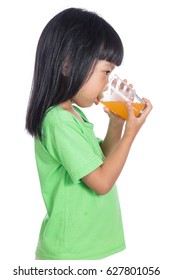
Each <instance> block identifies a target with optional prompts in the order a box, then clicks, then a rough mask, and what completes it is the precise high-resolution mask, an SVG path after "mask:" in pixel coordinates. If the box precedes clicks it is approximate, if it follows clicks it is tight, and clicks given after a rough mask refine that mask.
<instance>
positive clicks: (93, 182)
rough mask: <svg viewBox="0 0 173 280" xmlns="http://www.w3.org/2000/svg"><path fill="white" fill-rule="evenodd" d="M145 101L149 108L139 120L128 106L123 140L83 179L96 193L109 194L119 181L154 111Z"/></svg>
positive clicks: (146, 101)
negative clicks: (138, 134) (150, 114)
mask: <svg viewBox="0 0 173 280" xmlns="http://www.w3.org/2000/svg"><path fill="white" fill-rule="evenodd" d="M144 101H145V103H146V105H147V107H146V109H145V110H144V111H143V114H142V115H141V116H140V117H139V118H136V117H135V116H134V113H133V108H132V106H131V105H129V104H128V108H127V109H128V120H127V122H126V126H125V130H124V134H123V136H122V138H121V139H120V140H119V142H118V143H117V144H116V145H115V146H114V147H113V148H112V150H111V152H108V155H107V156H106V159H105V161H104V163H103V164H102V165H101V166H100V167H98V168H97V169H95V170H94V171H93V172H91V173H90V174H88V175H86V176H85V177H83V178H82V180H83V182H84V183H85V184H86V185H88V187H89V188H91V189H92V190H94V191H95V192H96V193H98V194H101V195H103V194H106V193H108V192H109V191H110V190H111V188H112V187H113V185H114V184H115V182H116V180H117V179H118V177H119V175H120V173H121V171H122V169H123V167H124V164H125V162H126V159H127V156H128V154H129V151H130V148H131V145H132V143H133V141H134V139H135V137H136V135H137V133H138V132H139V130H140V128H141V127H142V125H143V124H144V122H145V120H146V118H147V116H148V114H149V113H150V111H151V109H152V105H151V103H150V102H149V100H147V99H144ZM107 141H108V140H107Z"/></svg>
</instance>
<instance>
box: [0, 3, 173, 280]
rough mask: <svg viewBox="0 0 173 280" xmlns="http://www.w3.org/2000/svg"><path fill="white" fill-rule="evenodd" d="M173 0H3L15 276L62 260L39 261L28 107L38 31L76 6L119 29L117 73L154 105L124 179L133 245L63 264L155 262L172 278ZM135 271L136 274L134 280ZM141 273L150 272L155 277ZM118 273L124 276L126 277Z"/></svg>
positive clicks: (9, 245) (6, 253) (97, 112)
mask: <svg viewBox="0 0 173 280" xmlns="http://www.w3.org/2000/svg"><path fill="white" fill-rule="evenodd" d="M3 2H4V3H3ZM61 2H62V3H61ZM171 2H172V1H171V0H170V1H169V0H164V1H162V0H153V1H151V0H145V1H138V0H131V1H128V0H119V1H116V0H110V1H102V2H99V3H97V2H96V1H92V2H91V3H90V2H89V1H88V0H85V1H79V0H78V1H73V0H71V1H70V0H66V1H58V0H48V1H45V0H30V1H22V0H16V1H12V0H11V1H8V0H7V1H1V4H0V34H1V41H0V88H1V110H0V121H1V136H0V147H1V157H0V160H1V197H0V200H1V203H0V207H1V212H0V215H1V231H0V242H1V244H0V248H1V253H0V254H1V260H2V259H3V265H2V267H3V268H4V270H3V271H1V274H2V273H4V274H5V275H6V274H9V275H8V279H13V278H15V276H13V273H12V270H13V269H14V268H15V267H17V266H19V265H20V266H21V267H23V268H28V267H31V266H35V265H37V267H38V266H39V267H47V268H49V267H50V266H52V264H53V263H54V264H55V262H48V261H43V262H38V261H37V262H36V261H34V251H35V247H36V244H37V239H38V234H39V230H40V225H41V221H42V218H43V216H44V215H45V207H44V204H43V201H42V197H41V192H40V186H39V181H38V177H37V171H36V166H35V158H34V150H33V139H32V138H31V137H30V136H29V135H28V134H27V133H26V131H25V114H26V107H27V102H28V98H29V92H30V86H31V81H32V75H33V67H34V59H35V50H36V45H37V41H38V38H39V36H40V33H41V31H42V29H43V28H44V26H45V24H46V23H47V22H48V21H49V20H50V19H51V18H52V17H53V16H54V15H55V14H56V13H58V12H59V11H61V10H62V9H64V8H67V7H72V6H73V7H82V8H86V9H89V10H92V11H96V12H97V13H99V14H100V15H101V16H103V17H104V18H105V19H106V20H107V21H108V22H109V23H110V24H111V25H112V26H113V27H114V28H115V29H116V31H117V32H118V33H119V35H120V37H121V39H122V41H123V44H124V49H125V57H124V61H123V65H122V66H120V67H119V68H118V69H117V74H119V76H121V77H122V78H127V79H128V80H129V81H130V82H132V83H133V84H134V87H135V88H136V90H137V92H138V94H139V95H140V96H141V97H147V98H149V99H150V100H151V102H152V104H153V111H152V112H151V114H150V115H149V117H148V119H147V121H146V123H145V124H144V126H143V128H142V129H141V131H140V132H139V135H138V136H137V138H136V140H135V142H134V144H133V146H132V149H131V152H130V154H129V157H128V161H127V163H126V165H125V168H124V169H123V172H122V173H121V176H120V178H119V180H118V189H119V196H120V202H121V208H122V215H123V223H124V230H125V237H126V245H127V249H126V250H125V251H123V252H121V253H118V254H116V255H113V256H111V257H109V258H107V259H104V260H101V261H95V262H90V261H86V262H76V261H73V262H69V261H63V262H62V261H61V262H56V265H57V266H59V267H60V266H63V265H70V264H72V265H73V266H74V267H79V264H80V266H82V267H83V268H86V267H89V266H90V267H97V268H98V269H99V268H100V267H101V268H103V269H104V270H106V269H107V268H108V267H109V266H111V267H114V266H130V267H131V266H135V267H138V266H140V267H144V266H145V267H151V266H154V267H159V268H160V270H161V274H160V275H159V276H157V277H155V279H170V274H171V268H170V266H171V263H172V262H171V259H172V254H171V253H172V249H173V241H172V237H173V226H172V221H173V218H172V214H173V204H172V188H173V179H172V174H173V171H172V166H173V164H172V157H173V148H172V143H173V136H172V135H173V134H172V133H171V130H172V119H173V117H172V106H173V105H172V101H173V98H172V95H173V93H172V92H173V89H172V73H173V71H172V66H173V54H172V52H173V40H172V38H171V37H172V25H173V17H172V6H171ZM85 113H86V114H87V116H88V118H89V119H90V121H91V122H93V123H94V125H95V132H96V134H97V136H99V137H101V138H103V137H104V134H105V132H106V125H107V121H108V120H107V116H106V114H105V113H104V112H103V110H102V106H101V105H99V106H95V105H94V106H93V107H92V108H89V109H85ZM101 275H103V274H101ZM168 276H169V277H168ZM95 277H98V279H99V277H101V276H95ZM107 277H108V276H107ZM109 277H110V276H109ZM109 277H108V278H109ZM121 277H122V278H121ZM131 277H134V276H128V279H131ZM140 277H141V278H142V279H143V278H144V279H150V276H140ZM76 278H77V276H76ZM83 278H85V277H84V276H83ZM86 278H87V276H86ZM104 278H105V277H104ZM141 278H140V279H141ZM22 279H23V278H22ZM88 279H90V277H89V276H88ZM119 279H124V278H123V276H122V275H121V276H119ZM137 279H138V278H137Z"/></svg>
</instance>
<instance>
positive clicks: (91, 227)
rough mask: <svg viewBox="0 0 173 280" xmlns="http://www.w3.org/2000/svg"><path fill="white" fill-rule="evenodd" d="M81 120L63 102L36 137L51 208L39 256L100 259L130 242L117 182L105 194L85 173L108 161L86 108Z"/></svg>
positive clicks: (44, 192)
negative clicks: (93, 187)
mask: <svg viewBox="0 0 173 280" xmlns="http://www.w3.org/2000/svg"><path fill="white" fill-rule="evenodd" d="M74 108H75V110H76V111H77V112H78V113H79V114H80V115H81V116H82V118H83V120H84V121H80V120H79V119H77V118H76V117H75V116H74V115H73V114H71V113H70V112H68V111H66V110H64V109H62V108H61V107H59V106H56V107H53V108H50V109H49V111H48V112H47V114H46V116H45V118H44V120H43V125H42V133H43V139H42V142H40V141H39V140H38V139H36V140H35V155H36V163H37V169H38V174H39V179H40V185H41V191H42V196H43V199H44V203H45V206H46V209H47V215H46V216H45V218H44V220H43V222H42V226H41V230H40V235H39V241H38V245H37V249H36V256H37V257H38V258H39V259H47V260H49V259H50V260H51V259H52V260H53V259H54V260H70V259H71V260H75V259H76V260H83V259H85V260H87V259H88V260H91V259H101V258H104V257H106V256H109V255H112V254H114V253H116V252H119V251H121V250H123V249H124V248H125V242H124V234H123V226H122V220H121V211H120V206H119V200H118V194H117V189H116V186H114V187H113V188H112V190H111V191H110V192H109V193H107V194H106V195H99V194H97V193H95V192H94V191H93V190H91V189H90V188H89V187H88V186H87V185H86V184H85V183H84V182H82V180H81V178H82V177H84V176H85V175H87V174H89V173H90V172H92V171H93V170H95V169H96V168H97V167H99V166H100V165H102V164H103V161H104V155H103V153H102V150H101V148H100V145H99V140H98V139H97V138H96V137H95V134H94V132H93V124H91V123H89V122H88V120H87V119H86V117H85V115H84V114H83V113H82V111H81V110H80V109H79V108H77V107H74Z"/></svg>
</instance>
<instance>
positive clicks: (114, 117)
mask: <svg viewBox="0 0 173 280" xmlns="http://www.w3.org/2000/svg"><path fill="white" fill-rule="evenodd" d="M103 109H104V112H105V113H106V114H107V115H108V116H109V119H110V123H112V124H115V125H123V124H124V122H125V120H124V119H123V118H121V117H119V116H118V115H116V114H114V113H113V112H111V110H110V109H109V108H107V107H104V108H103Z"/></svg>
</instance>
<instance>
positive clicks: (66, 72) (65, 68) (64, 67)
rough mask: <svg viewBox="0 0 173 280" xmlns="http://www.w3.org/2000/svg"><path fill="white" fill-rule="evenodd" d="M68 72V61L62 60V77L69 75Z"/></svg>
mask: <svg viewBox="0 0 173 280" xmlns="http://www.w3.org/2000/svg"><path fill="white" fill-rule="evenodd" d="M69 70H70V63H69V59H68V58H66V59H65V60H64V63H63V66H62V74H63V76H65V77H67V76H68V75H69Z"/></svg>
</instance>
